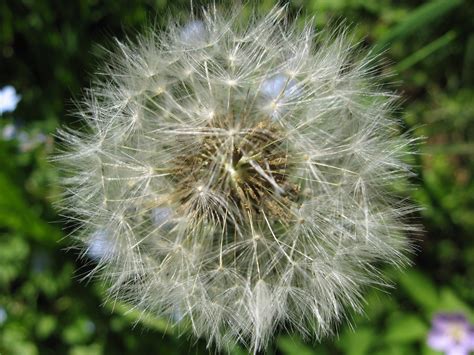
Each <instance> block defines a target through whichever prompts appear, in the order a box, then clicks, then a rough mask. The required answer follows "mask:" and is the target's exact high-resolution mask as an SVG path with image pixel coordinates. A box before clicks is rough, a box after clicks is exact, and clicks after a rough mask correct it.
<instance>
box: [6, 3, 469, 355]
mask: <svg viewBox="0 0 474 355" xmlns="http://www.w3.org/2000/svg"><path fill="white" fill-rule="evenodd" d="M203 3H206V2H205V1H204V2H203V1H194V5H195V6H200V5H201V4H203ZM274 3H275V1H268V0H265V1H260V2H258V4H257V3H255V6H257V7H258V8H259V9H260V10H261V11H266V10H268V9H269V8H271V6H272V5H273V4H274ZM220 5H222V6H226V5H227V3H226V2H224V1H221V2H220ZM289 8H290V12H291V14H293V15H296V14H297V13H300V14H301V15H302V16H303V17H304V18H309V17H310V16H314V21H315V26H316V27H317V28H324V26H325V25H327V24H330V23H334V22H336V23H337V22H338V21H340V19H343V18H346V19H347V23H349V24H353V29H354V31H355V34H356V37H357V38H359V39H360V40H361V41H362V42H363V45H364V46H365V47H366V48H368V49H370V48H372V51H373V53H374V54H377V53H382V54H381V55H382V57H383V58H386V59H388V60H389V63H392V64H389V65H388V67H387V69H388V70H391V71H392V72H393V73H394V75H393V76H392V77H391V80H392V81H395V82H398V83H400V84H398V86H397V88H398V90H399V92H400V93H401V95H402V97H403V100H404V101H403V103H402V109H403V111H402V112H403V118H404V121H405V127H406V130H407V131H410V132H411V134H412V135H414V136H416V137H424V139H425V140H424V142H423V143H422V144H421V145H420V153H421V154H419V155H416V156H415V161H416V172H417V177H415V178H413V183H414V184H415V185H416V186H417V187H416V189H414V190H413V191H411V197H412V198H413V199H414V200H416V201H417V202H418V203H419V204H421V205H422V206H423V207H424V209H423V211H422V212H421V213H420V215H419V216H414V218H416V219H417V220H418V221H420V222H421V223H422V224H423V225H424V226H425V232H424V233H423V235H422V237H417V239H416V241H415V243H416V245H417V248H418V251H417V253H416V255H415V256H414V257H413V261H414V264H415V266H414V267H413V268H411V269H409V270H407V271H405V272H400V271H399V270H386V273H387V276H389V278H390V279H392V280H393V281H394V284H395V285H396V288H394V289H393V290H391V292H390V294H387V293H386V292H384V291H378V290H370V291H368V293H367V299H366V301H367V305H366V314H365V315H355V314H354V315H351V316H350V319H349V321H350V324H349V325H347V324H346V325H343V326H342V327H341V329H340V330H339V336H338V337H336V338H331V339H323V340H322V342H318V341H316V339H307V340H302V339H300V338H298V337H296V336H291V335H286V334H284V333H282V335H280V336H278V337H277V339H276V341H275V343H274V344H273V345H272V347H271V348H270V349H269V351H268V353H277V354H288V355H290V354H292V355H293V354H294V355H306V354H308V355H309V354H349V355H362V354H394V355H395V354H403V355H406V354H435V352H433V351H432V350H430V349H429V348H428V347H427V345H426V335H427V332H428V331H429V328H430V320H431V317H432V316H433V315H434V314H435V313H437V312H443V311H458V312H463V313H464V314H465V315H466V316H468V317H469V318H470V320H471V321H474V307H473V305H474V288H473V287H472V286H473V284H474V179H473V173H474V160H473V159H472V158H473V155H474V141H473V139H472V138H473V137H474V104H473V102H474V31H473V30H474V28H473V27H474V22H473V21H472V18H474V7H473V6H472V4H469V1H466V0H465V1H462V0H434V1H428V2H422V1H413V0H402V1H389V0H307V1H306V0H295V1H291V3H290V7H289ZM187 12H189V2H188V1H187V0H180V1H176V0H174V1H173V2H171V1H170V2H168V1H166V0H133V1H127V2H117V1H112V0H104V1H99V0H77V1H70V2H64V1H58V0H47V1H46V0H44V1H35V0H17V1H13V0H6V1H3V2H1V3H0V58H1V59H0V60H1V64H0V68H1V70H0V87H1V86H3V85H7V84H11V85H13V86H14V87H15V88H16V89H17V90H18V92H19V93H20V94H21V95H22V100H21V102H20V104H19V106H18V108H17V110H16V111H15V112H13V113H8V114H4V115H3V116H1V117H0V130H1V129H4V127H5V126H6V125H15V127H16V129H17V130H22V131H24V132H27V133H28V135H29V137H32V136H33V135H34V134H37V133H38V132H44V133H45V134H48V135H51V134H53V132H54V130H55V129H56V128H57V127H58V126H59V125H60V124H63V123H67V124H74V122H73V119H72V118H71V116H69V115H68V111H69V110H70V108H71V102H72V100H73V98H74V97H77V96H80V93H81V92H80V90H81V88H82V87H86V86H88V82H89V80H91V77H92V73H94V71H95V70H96V69H97V65H98V63H100V61H101V57H102V56H103V55H104V53H103V51H102V50H101V49H100V47H99V46H98V44H100V45H104V46H105V47H107V46H108V44H109V43H110V42H111V40H112V38H113V37H114V36H116V37H118V38H124V37H125V36H127V35H129V36H133V35H134V34H135V33H136V31H137V30H140V28H142V27H143V26H144V25H145V24H147V23H156V24H157V26H158V27H160V26H162V25H164V24H166V22H167V21H168V19H169V18H170V17H178V18H179V17H180V16H181V17H183V18H184V17H185V16H186V15H185V14H186V13H187ZM25 135H26V133H25ZM25 135H23V136H20V135H19V136H18V137H17V138H14V139H5V137H3V138H2V136H1V134H0V163H1V169H0V354H2V355H9V354H21V355H29V354H31V355H34V354H71V355H81V354H84V355H85V354H87V355H93V354H137V353H147V354H148V353H156V354H186V353H196V354H201V353H202V354H204V353H208V352H209V349H206V347H205V342H204V341H202V340H198V341H196V340H192V339H188V338H187V336H186V335H183V336H181V337H178V335H179V331H177V330H174V329H171V328H170V327H169V326H168V324H167V323H166V321H164V320H160V319H154V318H151V317H150V318H144V319H142V320H141V322H139V323H137V322H138V319H139V316H138V314H135V313H134V312H130V311H128V308H127V307H126V306H124V305H120V304H109V303H106V304H105V305H104V297H103V295H104V290H103V289H102V286H101V285H100V283H98V282H96V281H95V280H92V281H90V282H83V281H81V280H80V279H81V276H82V275H84V274H85V273H86V272H87V269H88V268H90V267H91V265H90V261H87V260H81V259H78V258H77V255H78V254H77V252H76V251H74V250H68V251H66V250H65V249H66V248H67V247H68V246H69V243H68V240H67V238H63V237H64V236H65V235H67V234H68V233H70V232H71V230H70V227H69V226H68V225H66V224H64V223H63V221H62V219H61V217H60V216H58V215H57V214H56V213H55V212H54V209H53V207H52V204H53V202H54V198H55V197H54V196H56V195H57V191H56V190H55V189H56V187H55V186H57V185H56V184H55V179H56V172H55V170H54V169H53V168H52V167H51V166H50V164H49V163H48V162H47V156H48V155H49V154H51V151H52V146H53V139H52V138H51V137H50V138H48V139H46V140H45V141H43V142H42V143H41V144H30V145H25ZM211 351H212V349H211ZM234 353H235V354H244V353H245V352H244V351H243V350H241V349H239V348H237V349H235V351H234Z"/></svg>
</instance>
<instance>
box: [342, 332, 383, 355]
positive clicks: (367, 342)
mask: <svg viewBox="0 0 474 355" xmlns="http://www.w3.org/2000/svg"><path fill="white" fill-rule="evenodd" d="M375 340H376V336H375V331H374V329H373V328H368V327H365V328H363V327H360V328H357V329H356V331H355V332H354V331H352V330H351V329H346V331H345V332H344V334H342V335H341V339H340V341H339V344H340V346H341V348H342V349H343V350H344V353H345V354H347V355H364V354H370V352H369V350H370V347H371V345H372V344H373V343H374V342H375Z"/></svg>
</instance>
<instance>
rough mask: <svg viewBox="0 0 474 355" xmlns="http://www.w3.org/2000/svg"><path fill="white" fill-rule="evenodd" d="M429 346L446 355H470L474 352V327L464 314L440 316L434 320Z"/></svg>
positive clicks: (429, 336) (429, 335)
mask: <svg viewBox="0 0 474 355" xmlns="http://www.w3.org/2000/svg"><path fill="white" fill-rule="evenodd" d="M432 326H433V328H432V329H431V331H430V333H429V334H428V345H429V346H430V347H431V348H432V349H434V350H440V351H444V352H445V354H446V355H468V354H469V353H470V352H471V351H472V350H474V327H473V326H472V325H471V324H470V323H469V321H468V320H467V319H466V317H465V316H464V315H462V314H456V313H453V314H447V313H446V314H438V315H436V316H435V317H434V318H433V321H432Z"/></svg>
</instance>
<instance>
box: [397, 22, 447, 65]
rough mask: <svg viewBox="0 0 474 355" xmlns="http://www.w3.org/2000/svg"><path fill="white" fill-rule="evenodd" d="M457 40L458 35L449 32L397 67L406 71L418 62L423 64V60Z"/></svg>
mask: <svg viewBox="0 0 474 355" xmlns="http://www.w3.org/2000/svg"><path fill="white" fill-rule="evenodd" d="M455 38H456V34H455V33H454V31H449V32H447V33H445V34H444V35H442V36H441V37H439V38H438V39H436V40H434V41H433V42H431V43H430V44H428V45H426V46H424V47H423V48H421V49H419V50H417V51H416V52H415V53H413V54H412V55H410V56H409V57H408V58H405V59H404V60H402V61H401V62H400V63H398V65H397V66H396V67H395V69H396V70H398V71H404V70H406V69H408V68H410V67H411V66H413V65H415V64H416V63H418V62H421V61H422V60H423V59H425V58H426V57H428V56H429V55H431V54H433V53H434V52H436V51H438V50H440V49H441V48H443V47H445V46H446V45H447V44H448V43H450V42H451V41H453V40H454V39H455Z"/></svg>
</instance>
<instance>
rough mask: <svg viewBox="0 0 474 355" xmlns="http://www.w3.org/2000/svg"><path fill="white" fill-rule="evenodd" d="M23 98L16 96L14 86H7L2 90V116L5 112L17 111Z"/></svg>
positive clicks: (0, 105) (0, 111)
mask: <svg viewBox="0 0 474 355" xmlns="http://www.w3.org/2000/svg"><path fill="white" fill-rule="evenodd" d="M20 99H21V96H20V95H17V94H16V90H15V88H14V87H13V86H11V85H7V86H5V87H3V88H2V89H1V90H0V115H3V113H4V112H12V111H15V109H16V105H17V104H18V102H19V101H20Z"/></svg>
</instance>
